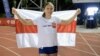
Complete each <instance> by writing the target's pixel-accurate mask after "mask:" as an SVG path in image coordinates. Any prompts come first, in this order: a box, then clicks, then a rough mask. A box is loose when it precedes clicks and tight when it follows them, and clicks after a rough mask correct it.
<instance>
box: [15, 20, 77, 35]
mask: <svg viewBox="0 0 100 56" xmlns="http://www.w3.org/2000/svg"><path fill="white" fill-rule="evenodd" d="M36 32H37V26H36V25H23V24H22V23H21V22H20V21H19V20H16V33H36ZM57 32H60V33H63V32H69V33H74V32H76V21H73V22H72V23H70V24H68V25H65V24H59V25H58V26H57Z"/></svg>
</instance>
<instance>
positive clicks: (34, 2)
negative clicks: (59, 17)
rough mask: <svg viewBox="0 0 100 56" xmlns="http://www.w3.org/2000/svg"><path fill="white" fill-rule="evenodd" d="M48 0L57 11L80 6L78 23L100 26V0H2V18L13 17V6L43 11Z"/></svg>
mask: <svg viewBox="0 0 100 56" xmlns="http://www.w3.org/2000/svg"><path fill="white" fill-rule="evenodd" d="M46 2H52V3H53V4H54V5H55V11H62V10H73V9H77V8H80V9H81V10H82V12H81V14H80V15H79V16H78V19H77V25H83V26H84V27H85V28H97V27H100V0H0V18H13V15H12V13H11V8H12V7H15V8H19V9H29V10H38V11H42V7H43V6H44V4H45V3H46Z"/></svg>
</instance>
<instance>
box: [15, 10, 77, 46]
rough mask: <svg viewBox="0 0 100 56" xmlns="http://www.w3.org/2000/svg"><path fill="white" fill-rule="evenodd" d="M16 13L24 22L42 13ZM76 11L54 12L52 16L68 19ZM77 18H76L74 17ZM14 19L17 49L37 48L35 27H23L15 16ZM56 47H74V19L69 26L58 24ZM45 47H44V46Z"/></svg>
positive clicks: (21, 11)
mask: <svg viewBox="0 0 100 56" xmlns="http://www.w3.org/2000/svg"><path fill="white" fill-rule="evenodd" d="M16 11H17V13H18V14H19V15H20V16H21V17H22V18H23V19H25V20H28V19H36V18H37V17H39V16H41V15H42V13H43V12H41V11H34V10H25V9H16ZM75 12H76V10H67V11H55V12H53V14H52V16H56V17H58V18H59V19H62V20H68V19H70V18H71V17H72V16H73V15H74V14H75ZM76 18H77V17H76ZM15 19H16V41H17V46H18V48H30V47H35V48H39V47H42V46H39V45H38V36H37V26H36V25H23V24H22V23H21V22H20V21H19V20H18V18H17V17H16V15H15ZM57 40H58V46H75V43H76V19H75V20H73V21H72V22H71V23H70V24H67V25H66V24H59V25H58V26H57ZM45 47H46V46H45Z"/></svg>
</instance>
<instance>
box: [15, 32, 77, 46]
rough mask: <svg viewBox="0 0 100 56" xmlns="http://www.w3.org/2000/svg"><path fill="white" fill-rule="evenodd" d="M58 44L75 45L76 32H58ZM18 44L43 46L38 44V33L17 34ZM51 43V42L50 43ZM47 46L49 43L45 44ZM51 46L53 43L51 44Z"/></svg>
mask: <svg viewBox="0 0 100 56" xmlns="http://www.w3.org/2000/svg"><path fill="white" fill-rule="evenodd" d="M57 36H58V46H75V43H76V34H75V33H58V34H57ZM16 39H17V45H18V47H19V48H25V47H36V48H37V47H41V46H43V45H40V46H39V45H38V37H37V34H36V33H19V34H16ZM48 44H49V43H48ZM44 46H45V47H47V45H44ZM49 46H51V45H49Z"/></svg>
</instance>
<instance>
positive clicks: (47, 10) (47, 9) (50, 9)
mask: <svg viewBox="0 0 100 56" xmlns="http://www.w3.org/2000/svg"><path fill="white" fill-rule="evenodd" d="M53 11H54V7H53V5H50V4H48V5H46V7H45V8H44V12H45V14H46V15H51V14H52V12H53Z"/></svg>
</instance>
